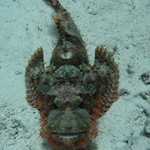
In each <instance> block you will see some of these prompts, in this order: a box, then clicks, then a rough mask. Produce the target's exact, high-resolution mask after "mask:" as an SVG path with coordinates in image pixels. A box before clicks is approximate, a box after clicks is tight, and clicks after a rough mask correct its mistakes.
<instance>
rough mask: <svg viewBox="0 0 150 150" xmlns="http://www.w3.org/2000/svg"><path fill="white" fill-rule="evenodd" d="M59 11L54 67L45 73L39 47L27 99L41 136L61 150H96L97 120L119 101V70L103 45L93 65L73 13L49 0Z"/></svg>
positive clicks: (28, 79) (27, 74) (29, 74)
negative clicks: (35, 112) (36, 116)
mask: <svg viewBox="0 0 150 150" xmlns="http://www.w3.org/2000/svg"><path fill="white" fill-rule="evenodd" d="M45 2H46V3H47V4H48V5H49V6H51V7H52V8H54V10H55V12H56V14H55V16H53V19H54V22H55V24H56V26H57V29H58V31H59V34H60V38H59V40H58V43H57V45H56V46H55V48H54V51H53V54H52V58H51V60H50V64H49V66H48V67H46V68H45V66H44V57H43V49H42V48H38V49H37V50H36V51H35V52H34V54H33V55H32V57H31V59H30V60H29V62H28V65H27V67H26V70H25V83H26V100H27V101H28V103H29V104H30V105H31V106H32V107H34V108H36V109H38V110H39V113H40V117H41V136H42V137H43V138H45V139H47V141H48V142H49V144H50V145H51V146H52V147H53V149H56V150H62V149H65V150H77V149H86V150H88V149H91V150H94V149H96V148H95V147H93V146H92V144H91V140H92V139H93V138H94V137H95V136H96V135H97V127H96V123H97V119H98V118H100V117H101V116H102V115H103V114H104V113H105V112H106V111H107V110H108V109H109V107H110V106H111V105H112V103H113V102H114V101H115V100H116V99H117V97H118V79H119V71H118V66H117V64H116V63H115V62H114V59H113V57H112V55H111V54H110V53H109V52H107V50H106V49H105V48H104V47H102V46H98V47H97V48H96V50H95V62H94V65H90V64H89V61H88V56H87V50H86V48H85V45H84V42H83V40H82V38H81V36H80V33H79V31H78V29H77V27H76V25H75V24H74V22H73V20H72V18H71V17H70V14H69V13H68V12H67V11H66V9H65V8H63V6H62V5H61V4H60V3H59V1H58V0H45Z"/></svg>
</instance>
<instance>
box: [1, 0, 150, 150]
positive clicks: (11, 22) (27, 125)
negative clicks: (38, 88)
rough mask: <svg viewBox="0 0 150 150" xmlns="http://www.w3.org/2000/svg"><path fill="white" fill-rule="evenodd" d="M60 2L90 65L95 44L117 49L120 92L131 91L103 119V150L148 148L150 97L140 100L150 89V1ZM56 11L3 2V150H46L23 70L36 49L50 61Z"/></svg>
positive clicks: (37, 0)
mask: <svg viewBox="0 0 150 150" xmlns="http://www.w3.org/2000/svg"><path fill="white" fill-rule="evenodd" d="M61 2H62V4H63V5H64V6H65V7H66V8H67V10H68V11H69V12H70V13H71V14H72V17H73V19H74V21H75V23H76V24H77V26H78V28H79V29H80V31H81V34H82V37H83V39H84V40H85V42H86V44H87V49H88V53H89V58H90V61H91V63H92V62H93V60H94V49H95V47H96V46H97V45H105V46H106V47H108V49H109V50H110V51H113V50H114V49H116V50H117V52H116V53H115V55H114V57H115V59H116V61H117V63H118V64H119V68H120V89H121V88H124V89H127V91H129V94H127V95H124V96H121V97H120V98H119V100H118V101H117V102H116V103H114V104H113V106H112V107H111V109H110V110H109V111H108V112H107V113H106V114H105V115H104V116H103V117H102V118H101V119H100V121H99V130H100V133H99V136H98V137H97V138H96V141H97V143H98V147H99V150H150V138H148V137H146V136H144V135H143V128H144V124H145V121H146V120H147V118H148V117H149V115H150V113H149V114H148V112H150V95H147V97H149V98H147V100H144V99H143V98H141V97H140V96H139V93H140V92H146V91H148V90H150V85H145V84H144V83H143V82H142V81H141V80H140V76H141V74H143V73H145V72H147V71H150V1H149V0H122V1H121V0H120V1H119V0H94V1H93V0H86V1H85V0H83V1H81V0H72V1H71V0H61ZM52 12H53V10H52V9H50V8H49V7H48V6H46V5H45V3H44V2H43V1H42V0H32V1H31V0H25V1H23V0H10V1H6V0H1V1H0V150H41V149H43V150H44V149H47V150H48V148H44V144H43V140H42V138H41V137H40V136H39V128H40V125H39V115H38V112H37V111H36V110H35V109H32V108H31V107H30V106H29V105H28V104H27V103H26V101H25V86H24V70H25V66H26V64H27V61H28V59H29V58H30V55H31V54H32V53H33V51H34V50H35V49H36V48H37V47H40V46H42V47H43V49H44V55H45V59H46V61H47V62H48V61H49V59H50V56H51V52H52V50H53V48H54V44H55V43H56V42H57V39H58V36H57V34H56V30H55V27H54V23H53V20H52V19H51V14H52ZM145 111H146V112H147V113H145Z"/></svg>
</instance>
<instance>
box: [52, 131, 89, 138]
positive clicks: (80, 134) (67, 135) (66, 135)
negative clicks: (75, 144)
mask: <svg viewBox="0 0 150 150" xmlns="http://www.w3.org/2000/svg"><path fill="white" fill-rule="evenodd" d="M86 134H87V132H78V133H56V132H52V135H53V136H54V137H59V138H60V139H76V138H78V137H84V136H85V135H86Z"/></svg>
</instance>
